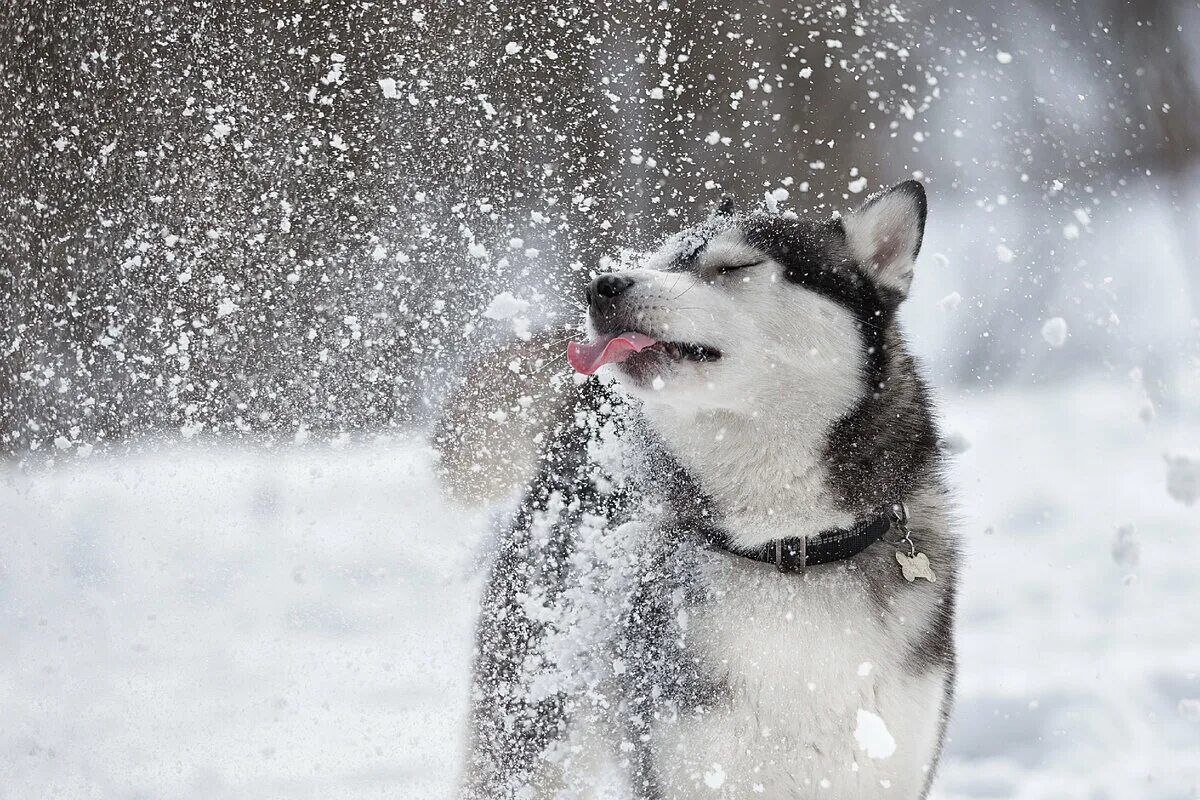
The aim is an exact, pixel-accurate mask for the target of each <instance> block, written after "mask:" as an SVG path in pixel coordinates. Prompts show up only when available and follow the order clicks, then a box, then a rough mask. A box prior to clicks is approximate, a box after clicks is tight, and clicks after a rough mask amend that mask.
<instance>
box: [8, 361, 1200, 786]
mask: <svg viewBox="0 0 1200 800" xmlns="http://www.w3.org/2000/svg"><path fill="white" fill-rule="evenodd" d="M944 395H945V396H944V399H943V402H944V417H945V420H946V427H948V428H951V429H958V428H962V429H967V430H970V431H971V439H972V447H971V448H970V449H969V450H967V451H965V452H963V453H961V454H960V455H958V456H956V457H955V458H954V459H953V467H952V471H951V480H952V482H953V484H954V485H955V486H956V487H957V488H958V491H959V494H960V499H961V520H962V522H961V530H962V533H963V536H964V540H965V546H966V552H967V569H966V571H965V573H964V575H963V576H962V589H963V595H962V606H961V611H960V617H959V626H958V629H959V644H960V669H959V674H958V686H959V690H958V699H957V703H956V706H955V709H954V714H953V717H952V722H951V729H950V740H949V742H948V745H947V749H946V755H945V759H944V761H943V765H942V769H941V772H940V776H939V779H938V781H937V784H936V788H935V793H934V795H933V798H934V800H995V799H996V798H1013V799H1014V800H1045V798H1055V800H1059V799H1062V800H1093V798H1112V800H1120V799H1121V798H1135V797H1136V798H1138V799H1139V800H1179V798H1193V797H1195V796H1196V789H1197V786H1200V757H1198V753H1200V719H1198V717H1200V667H1198V665H1200V639H1198V638H1197V637H1196V630H1197V629H1198V626H1200V611H1198V609H1200V529H1198V528H1200V525H1198V523H1197V521H1196V518H1195V510H1194V506H1193V507H1189V506H1187V505H1185V502H1184V501H1182V500H1180V499H1179V498H1178V497H1177V498H1176V499H1172V496H1171V495H1170V494H1169V493H1168V490H1169V489H1170V487H1171V485H1170V484H1169V483H1168V475H1166V474H1164V469H1163V462H1162V453H1164V452H1172V451H1175V450H1178V449H1179V448H1180V447H1181V446H1182V445H1183V443H1193V444H1194V443H1197V442H1200V409H1197V408H1195V407H1194V405H1193V406H1188V407H1185V409H1183V410H1181V411H1180V412H1178V415H1177V416H1173V417H1171V418H1170V419H1169V421H1168V416H1167V415H1166V414H1165V413H1164V414H1162V415H1160V416H1159V417H1158V418H1156V420H1155V421H1154V423H1153V424H1151V425H1147V424H1145V423H1143V422H1142V421H1141V420H1139V419H1138V418H1137V413H1136V412H1137V408H1138V405H1139V403H1140V402H1141V400H1142V396H1141V394H1140V392H1139V390H1138V389H1137V387H1135V386H1133V385H1131V384H1130V382H1128V381H1126V380H1124V379H1122V380H1119V381H1118V380H1114V381H1112V382H1106V383H1096V382H1088V383H1080V384H1077V385H1073V386H1066V387H1056V388H1024V389H1011V390H1006V391H999V392H994V393H991V394H985V395H972V394H970V393H968V392H966V391H961V390H945V391H944ZM307 438H308V441H307V442H306V443H305V444H304V445H303V446H298V445H288V446H277V447H275V448H273V449H250V448H233V447H229V446H228V445H223V444H221V443H220V442H211V441H207V440H205V438H204V436H203V435H197V436H196V438H195V439H193V440H192V441H191V442H189V443H187V444H176V445H172V446H167V445H165V444H160V445H153V446H147V449H146V450H145V451H144V452H142V453H140V454H136V453H135V454H132V455H127V456H123V457H120V458H117V457H114V456H113V455H112V454H111V453H108V452H106V451H105V450H104V449H103V448H100V447H97V448H96V450H95V452H93V453H92V455H91V458H90V459H87V460H81V459H79V458H77V456H76V455H75V453H76V452H77V450H78V448H76V449H73V450H69V451H59V450H54V449H50V450H49V452H47V453H45V457H46V458H51V457H52V458H54V459H56V460H57V461H58V465H57V466H56V467H54V468H49V467H47V466H45V465H42V466H39V465H38V464H36V463H33V464H31V465H30V466H29V467H28V468H27V469H26V470H20V469H18V468H16V467H4V468H2V470H3V471H0V519H2V520H4V532H5V535H4V537H3V539H2V540H0V587H2V589H0V641H3V642H5V647H4V648H2V649H0V698H2V700H0V702H3V706H4V725H3V726H0V796H5V797H14V798H15V797H55V796H58V797H70V798H73V800H74V799H76V798H105V799H106V800H107V799H108V798H132V797H154V798H207V797H211V798H224V797H246V798H268V797H288V798H328V797H337V798H339V800H340V799H341V798H346V799H347V800H354V799H355V798H365V797H373V798H374V797H382V796H389V797H404V798H409V797H411V798H433V799H434V800H437V798H447V799H448V798H451V797H453V784H454V776H455V770H456V760H457V757H458V751H459V747H460V746H461V741H462V733H463V731H464V730H465V713H466V697H467V694H466V693H467V674H468V664H469V660H470V651H471V638H472V624H473V614H474V608H475V603H476V598H477V595H478V592H479V590H480V587H481V585H482V580H483V573H484V569H485V564H486V559H487V550H488V546H489V545H488V536H487V534H486V531H487V517H486V516H485V515H478V514H466V513H464V512H462V511H460V510H456V509H455V508H454V507H453V506H451V505H450V504H449V503H448V502H447V501H445V500H443V499H442V498H441V496H440V494H439V490H438V487H437V485H436V483H435V481H434V479H433V478H432V456H431V454H430V453H429V452H428V451H427V450H426V449H425V447H424V446H423V445H422V444H421V443H420V442H419V441H418V440H416V439H413V438H402V439H377V440H361V441H355V442H351V443H349V444H347V445H346V446H345V447H344V448H343V449H337V448H336V447H335V445H336V444H337V442H336V441H334V442H330V441H328V440H327V439H326V438H324V437H323V436H322V435H318V434H316V433H308V436H307ZM1175 458H1181V459H1182V458H1183V457H1175ZM1187 463H1188V464H1189V465H1191V467H1187V468H1184V469H1185V470H1186V469H1194V468H1195V464H1194V462H1192V461H1190V460H1187ZM1193 474H1194V473H1193ZM1114 476H1116V477H1117V479H1115V480H1114ZM1194 486H1195V485H1194V484H1193V488H1194ZM1175 491H1179V490H1178V488H1176V490H1175ZM1185 496H1186V495H1185ZM1193 501H1194V498H1193ZM1122 525H1129V526H1131V530H1135V531H1136V541H1137V543H1138V544H1139V549H1140V560H1139V563H1138V564H1137V581H1135V582H1132V583H1129V584H1128V585H1127V584H1126V583H1125V582H1123V580H1122V578H1123V577H1124V575H1125V574H1126V573H1127V572H1128V571H1129V569H1130V567H1129V566H1128V565H1125V564H1116V563H1114V557H1113V552H1112V545H1113V542H1114V539H1113V537H1114V531H1115V530H1116V529H1117V528H1118V527H1119V526H1122ZM797 613H802V611H800V612H797ZM859 669H860V671H861V670H862V669H864V667H860V668H859ZM864 711H866V712H867V713H869V714H874V715H875V716H877V717H879V718H880V720H881V722H884V724H883V730H886V727H887V726H886V722H885V721H886V717H887V710H886V709H876V708H872V707H869V706H868V707H867V708H865V709H864ZM862 727H863V730H862V735H863V737H864V738H866V739H867V740H868V744H869V745H870V748H871V749H870V750H868V752H867V754H866V756H865V757H870V755H871V753H872V752H874V753H880V752H883V751H885V750H886V747H883V748H882V749H880V748H881V747H882V745H884V744H885V743H886V740H885V739H884V738H883V737H882V736H881V735H878V734H880V731H879V730H878V726H877V725H876V723H875V722H874V721H873V720H871V719H870V718H869V717H867V718H864V721H863V722H862ZM854 734H855V731H847V732H846V735H847V736H851V735H854ZM709 772H710V773H711V774H712V776H713V780H714V781H715V780H716V776H717V775H718V774H719V773H718V770H717V767H716V765H713V766H712V767H711V768H710V770H709Z"/></svg>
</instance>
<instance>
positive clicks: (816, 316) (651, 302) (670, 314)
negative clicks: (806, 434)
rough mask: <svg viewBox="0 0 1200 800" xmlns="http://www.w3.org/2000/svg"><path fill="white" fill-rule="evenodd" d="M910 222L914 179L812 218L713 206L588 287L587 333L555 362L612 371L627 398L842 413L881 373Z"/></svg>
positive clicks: (921, 207) (914, 216) (917, 189)
mask: <svg viewBox="0 0 1200 800" xmlns="http://www.w3.org/2000/svg"><path fill="white" fill-rule="evenodd" d="M924 225H925V191H924V189H923V188H922V187H921V185H920V184H919V183H917V182H915V181H909V182H906V183H902V184H900V185H898V186H896V187H894V188H893V189H891V190H889V191H887V192H885V193H882V194H880V195H877V196H875V197H873V198H871V199H869V200H868V201H867V202H866V204H865V205H863V206H862V207H861V208H860V209H859V210H857V211H855V212H854V213H852V214H849V215H847V216H846V217H843V218H840V219H833V220H829V221H823V222H814V221H808V220H800V219H790V218H786V217H782V216H778V215H773V214H763V213H754V214H748V215H734V214H732V213H730V210H729V209H728V207H726V206H722V208H721V210H720V211H719V212H718V214H716V215H714V216H713V217H712V218H710V219H709V220H708V221H706V222H705V223H703V224H701V225H698V226H695V227H693V228H689V229H687V230H685V231H683V232H681V233H679V234H676V235H675V236H672V237H671V238H669V239H668V240H667V241H666V242H665V243H664V245H663V246H662V247H661V248H660V249H659V250H658V251H656V252H655V253H653V254H651V255H650V256H649V257H647V258H646V259H645V260H644V261H643V262H642V263H641V264H640V265H639V266H638V267H637V268H634V269H626V270H622V271H619V272H611V273H605V274H603V275H600V276H599V277H597V278H596V279H595V280H594V281H592V283H591V284H590V285H589V287H588V289H587V300H588V328H589V333H591V335H592V340H591V341H590V342H588V343H586V344H577V343H572V344H571V346H570V348H569V350H568V358H569V360H570V362H571V365H572V366H573V367H574V368H575V369H576V370H577V371H579V372H583V373H586V374H592V373H593V372H596V371H597V370H598V369H600V368H601V367H604V366H605V365H612V366H611V367H609V368H610V369H613V370H615V374H616V377H617V379H618V380H619V382H620V383H621V384H622V385H623V386H624V387H625V388H626V389H627V390H628V391H629V392H630V393H632V394H634V395H636V396H639V397H641V398H642V399H643V400H644V401H645V402H646V403H647V404H649V405H656V406H657V405H662V406H667V407H671V408H673V409H675V410H678V411H688V410H701V409H736V410H739V411H743V412H746V411H750V412H753V411H756V410H766V409H769V408H771V407H772V406H774V405H776V404H779V403H786V404H788V405H789V406H791V407H795V406H796V405H797V403H799V404H802V405H803V404H808V405H809V406H810V407H811V408H812V411H813V413H814V414H818V415H820V416H822V417H824V416H826V415H828V414H834V415H837V414H840V413H844V412H845V411H847V410H849V408H850V407H851V406H852V405H853V403H854V402H856V400H857V399H859V398H860V397H861V396H862V395H863V393H864V391H866V387H868V386H870V385H871V383H870V382H871V381H872V380H873V378H874V377H875V376H877V375H879V374H882V370H883V366H884V364H885V363H886V357H887V354H886V350H887V347H886V345H887V334H888V328H889V327H890V326H891V325H892V324H893V320H894V316H895V309H896V307H897V306H898V305H899V303H900V302H901V301H902V300H903V299H904V297H905V296H906V295H907V293H908V288H909V285H910V284H911V281H912V273H913V263H914V261H915V259H916V256H917V252H918V250H919V249H920V246H921V238H922V234H923V231H924Z"/></svg>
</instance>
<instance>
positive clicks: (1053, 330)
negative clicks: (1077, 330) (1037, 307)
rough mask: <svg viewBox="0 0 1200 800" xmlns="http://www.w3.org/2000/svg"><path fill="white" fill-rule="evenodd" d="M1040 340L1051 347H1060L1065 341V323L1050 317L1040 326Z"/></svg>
mask: <svg viewBox="0 0 1200 800" xmlns="http://www.w3.org/2000/svg"><path fill="white" fill-rule="evenodd" d="M1042 338H1043V339H1044V340H1045V341H1046V344H1048V345H1050V346H1051V347H1062V346H1063V345H1064V344H1065V343H1066V341H1067V321H1066V320H1065V319H1063V318H1062V317H1051V318H1050V319H1048V320H1046V321H1045V322H1044V323H1043V324H1042Z"/></svg>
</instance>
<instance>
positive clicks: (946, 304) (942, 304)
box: [938, 292, 962, 312]
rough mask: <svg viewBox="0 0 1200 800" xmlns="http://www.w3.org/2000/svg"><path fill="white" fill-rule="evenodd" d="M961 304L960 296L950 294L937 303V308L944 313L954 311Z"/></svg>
mask: <svg viewBox="0 0 1200 800" xmlns="http://www.w3.org/2000/svg"><path fill="white" fill-rule="evenodd" d="M961 303H962V295H961V294H959V293H958V292H951V293H950V294H948V295H946V296H945V297H943V298H942V299H941V300H939V301H938V308H940V309H941V310H942V311H946V312H951V311H956V310H958V306H959V305H960V304H961Z"/></svg>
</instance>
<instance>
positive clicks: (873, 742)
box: [854, 708, 896, 758]
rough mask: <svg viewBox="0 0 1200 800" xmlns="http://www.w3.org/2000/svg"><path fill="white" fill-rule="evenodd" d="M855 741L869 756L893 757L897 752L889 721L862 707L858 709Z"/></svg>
mask: <svg viewBox="0 0 1200 800" xmlns="http://www.w3.org/2000/svg"><path fill="white" fill-rule="evenodd" d="M854 741H856V742H858V749H859V750H862V751H863V752H864V753H866V754H867V758H891V757H892V756H893V755H894V754H895V753H896V740H895V739H894V738H893V737H892V734H891V733H890V732H889V731H888V728H887V723H885V722H884V721H883V718H882V717H880V716H879V715H878V714H875V713H873V712H871V711H867V710H865V709H862V708H860V709H859V710H858V725H857V726H856V727H855V729H854Z"/></svg>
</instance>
